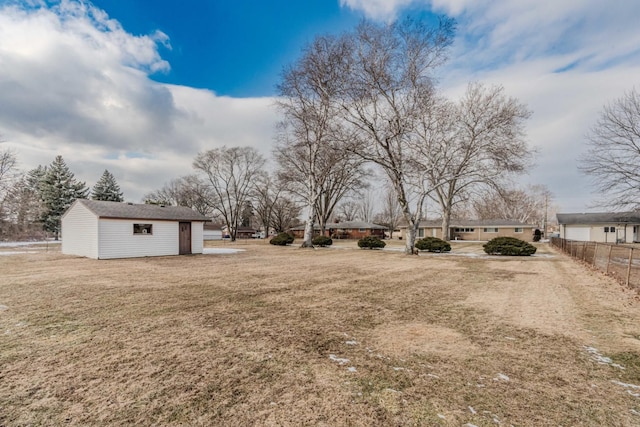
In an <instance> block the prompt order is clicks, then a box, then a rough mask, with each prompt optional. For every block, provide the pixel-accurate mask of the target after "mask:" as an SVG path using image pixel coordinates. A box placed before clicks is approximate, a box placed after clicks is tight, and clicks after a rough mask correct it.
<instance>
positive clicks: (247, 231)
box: [222, 225, 258, 239]
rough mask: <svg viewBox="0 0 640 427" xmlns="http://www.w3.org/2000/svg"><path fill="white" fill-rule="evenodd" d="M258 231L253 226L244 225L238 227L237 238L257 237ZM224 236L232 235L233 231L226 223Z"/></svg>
mask: <svg viewBox="0 0 640 427" xmlns="http://www.w3.org/2000/svg"><path fill="white" fill-rule="evenodd" d="M257 233H258V231H257V230H256V229H255V228H252V227H245V226H243V225H241V226H239V227H238V230H237V231H236V239H252V238H255V237H256V234H257ZM222 236H223V237H224V238H225V239H226V238H229V237H230V236H231V232H230V231H229V230H228V229H227V226H226V225H223V226H222Z"/></svg>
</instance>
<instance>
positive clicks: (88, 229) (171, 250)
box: [62, 199, 208, 259]
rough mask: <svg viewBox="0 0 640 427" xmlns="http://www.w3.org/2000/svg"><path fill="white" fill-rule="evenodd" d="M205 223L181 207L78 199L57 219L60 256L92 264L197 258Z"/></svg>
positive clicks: (202, 218) (205, 219) (200, 250)
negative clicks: (93, 261) (84, 259)
mask: <svg viewBox="0 0 640 427" xmlns="http://www.w3.org/2000/svg"><path fill="white" fill-rule="evenodd" d="M206 221H208V219H207V218H206V217H204V216H202V215H200V214H199V213H197V212H195V211H193V210H192V209H190V208H187V207H183V206H161V205H146V204H145V205H139V204H132V203H119V202H104V201H97V200H85V199H78V200H76V201H75V202H73V204H72V205H71V206H70V207H69V209H67V211H66V212H65V213H64V215H63V216H62V253H63V254H68V255H79V256H85V257H88V258H94V259H109V258H133V257H147V256H164V255H184V254H200V253H202V247H203V224H204V223H205V222H206Z"/></svg>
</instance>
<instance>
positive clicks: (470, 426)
mask: <svg viewBox="0 0 640 427" xmlns="http://www.w3.org/2000/svg"><path fill="white" fill-rule="evenodd" d="M463 427H478V426H477V425H475V424H471V423H466V424H465V425H464V426H463Z"/></svg>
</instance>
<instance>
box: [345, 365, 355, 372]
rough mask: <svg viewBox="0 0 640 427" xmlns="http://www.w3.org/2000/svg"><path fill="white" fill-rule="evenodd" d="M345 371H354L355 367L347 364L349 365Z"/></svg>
mask: <svg viewBox="0 0 640 427" xmlns="http://www.w3.org/2000/svg"><path fill="white" fill-rule="evenodd" d="M347 371H349V372H356V368H355V367H354V366H349V367H348V368H347Z"/></svg>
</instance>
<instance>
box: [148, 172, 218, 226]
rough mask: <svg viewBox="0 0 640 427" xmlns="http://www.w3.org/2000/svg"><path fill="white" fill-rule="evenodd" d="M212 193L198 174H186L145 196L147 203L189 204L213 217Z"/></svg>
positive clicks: (199, 211)
mask: <svg viewBox="0 0 640 427" xmlns="http://www.w3.org/2000/svg"><path fill="white" fill-rule="evenodd" d="M212 199H213V197H212V195H211V192H210V188H209V186H208V184H207V183H206V182H205V181H204V180H203V179H202V178H201V177H199V176H197V175H186V176H183V177H180V178H176V179H172V180H171V181H169V182H168V183H166V184H165V185H163V186H162V188H160V189H159V190H156V191H152V192H150V193H148V194H146V195H145V196H144V202H145V203H153V204H157V205H173V206H188V207H190V208H191V209H194V210H195V211H197V212H198V213H200V214H202V215H205V216H209V217H211V216H212V215H213V214H214V209H213V207H212V206H211V203H212Z"/></svg>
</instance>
